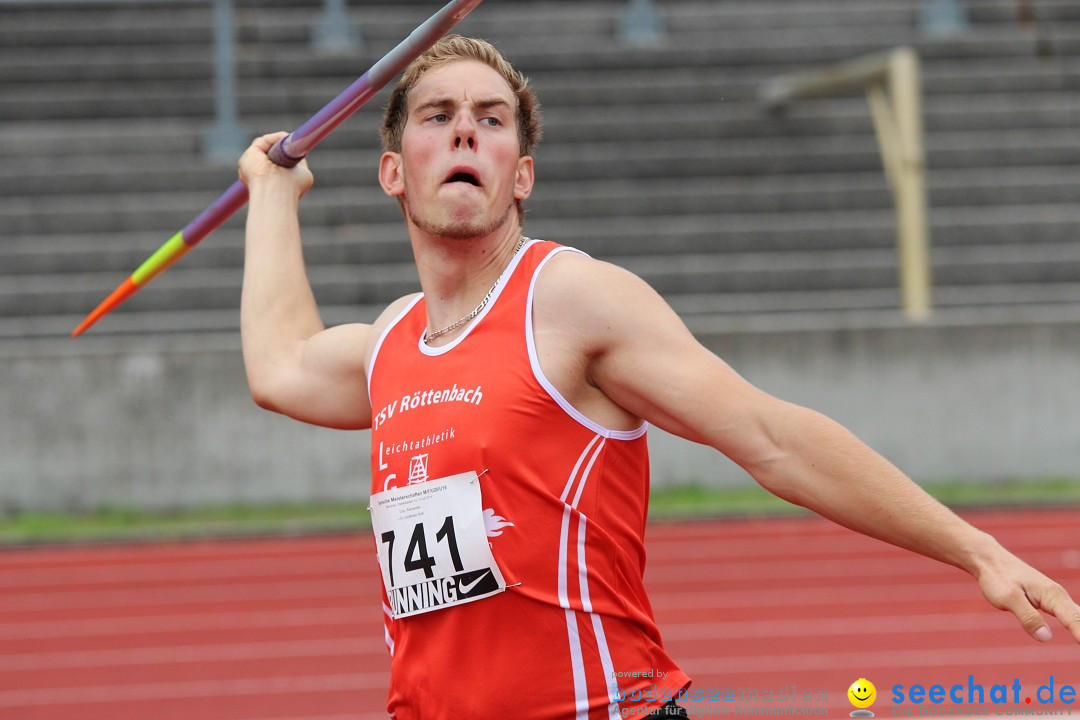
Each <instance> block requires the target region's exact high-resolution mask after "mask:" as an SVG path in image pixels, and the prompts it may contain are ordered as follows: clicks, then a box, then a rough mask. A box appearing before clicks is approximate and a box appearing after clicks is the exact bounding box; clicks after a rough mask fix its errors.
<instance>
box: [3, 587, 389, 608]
mask: <svg viewBox="0 0 1080 720" xmlns="http://www.w3.org/2000/svg"><path fill="white" fill-rule="evenodd" d="M367 593H368V588H367V587H365V585H364V583H362V582H360V581H359V580H354V579H347V580H315V581H310V580H303V581H298V582H293V583H280V582H271V583H244V584H239V585H204V586H196V587H180V588H170V587H165V588H135V589H133V590H87V591H84V592H81V593H70V594H64V593H51V592H50V593H34V592H31V593H26V594H6V595H5V596H4V598H3V611H4V612H15V611H20V610H23V611H25V610H39V611H40V610H72V609H76V608H121V607H139V606H148V605H189V604H199V603H252V602H258V601H260V600H294V599H305V598H322V597H359V596H361V595H366V594H367Z"/></svg>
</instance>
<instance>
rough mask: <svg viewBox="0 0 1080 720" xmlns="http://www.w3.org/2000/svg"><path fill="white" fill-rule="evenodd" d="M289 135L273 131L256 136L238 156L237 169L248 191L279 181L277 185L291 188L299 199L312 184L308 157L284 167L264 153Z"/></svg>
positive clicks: (312, 179) (312, 178)
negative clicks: (294, 164)
mask: <svg viewBox="0 0 1080 720" xmlns="http://www.w3.org/2000/svg"><path fill="white" fill-rule="evenodd" d="M288 134H289V133H287V132H276V133H270V134H269V135H263V136H262V137H257V138H255V140H254V142H252V143H251V145H250V146H249V147H248V149H247V150H245V151H244V154H243V155H241V156H240V164H239V168H238V171H239V174H240V180H241V181H243V183H244V185H246V186H247V188H248V192H249V193H254V192H256V191H258V190H260V189H262V188H264V187H267V186H268V185H269V184H271V183H280V184H281V185H279V187H280V186H284V187H290V188H291V189H292V192H294V193H296V197H297V198H298V199H299V198H300V197H301V196H303V194H304V193H306V192H307V191H308V190H309V189H310V188H311V186H312V185H313V184H314V182H315V178H314V176H313V175H312V174H311V170H310V169H309V168H308V164H307V159H304V160H301V161H300V162H299V163H298V164H297V165H296V167H292V168H284V167H281V166H280V165H275V164H274V162H273V161H272V160H271V159H270V157H269V156H268V155H267V153H268V152H270V148H272V147H273V146H274V144H275V143H276V142H277V141H278V140H280V139H281V138H283V137H286V136H287V135H288Z"/></svg>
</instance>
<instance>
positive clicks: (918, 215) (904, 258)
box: [760, 47, 933, 321]
mask: <svg viewBox="0 0 1080 720" xmlns="http://www.w3.org/2000/svg"><path fill="white" fill-rule="evenodd" d="M852 90H865V92H866V95H867V99H868V101H869V103H870V114H871V116H872V118H873V121H874V130H875V134H876V136H877V141H878V148H879V150H880V151H881V159H882V163H883V165H884V166H885V177H886V178H887V179H888V181H889V187H890V189H891V190H892V194H893V204H894V206H895V209H896V226H897V232H896V234H897V247H898V251H899V256H900V294H901V303H902V305H903V308H904V313H905V315H907V317H908V319H909V320H912V321H919V320H924V319H926V318H927V317H929V315H930V312H931V308H932V306H933V288H932V279H931V269H930V241H929V235H930V232H929V227H928V220H927V218H928V210H927V199H926V178H925V175H926V160H925V155H924V151H923V127H922V100H921V94H922V93H921V84H920V80H919V57H918V55H917V54H916V53H915V51H914V50H912V49H911V48H906V47H902V48H896V49H894V50H891V51H888V52H884V53H879V54H875V55H866V56H863V57H859V58H856V59H854V60H850V61H848V62H844V63H840V64H838V65H833V66H830V67H826V68H822V69H817V70H809V71H805V72H797V73H792V74H789V75H782V76H780V77H776V78H773V79H771V80H768V81H767V82H766V83H765V84H764V85H763V86H762V87H761V90H760V97H761V99H762V100H763V101H764V102H765V103H766V105H767V106H768V107H769V108H770V109H772V110H779V109H782V108H784V107H786V106H787V105H788V104H790V103H792V102H794V101H795V100H799V99H802V98H813V97H825V96H831V95H838V94H844V93H848V92H850V91H852Z"/></svg>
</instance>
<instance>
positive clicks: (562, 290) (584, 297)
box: [532, 252, 675, 355]
mask: <svg viewBox="0 0 1080 720" xmlns="http://www.w3.org/2000/svg"><path fill="white" fill-rule="evenodd" d="M532 312H533V319H534V325H535V327H536V328H537V329H538V330H539V329H551V328H553V327H559V328H560V330H559V335H560V336H566V335H569V336H570V339H571V340H572V341H573V342H574V343H575V345H576V346H578V347H579V348H580V349H581V350H582V351H583V352H585V353H586V354H588V355H593V354H596V353H601V352H604V351H605V349H606V348H607V347H609V346H610V345H611V343H612V342H613V341H616V340H617V339H618V338H619V337H621V336H623V335H624V334H626V333H632V332H639V331H640V329H641V323H643V322H645V321H646V318H648V321H650V322H654V321H657V320H658V319H660V318H663V321H664V322H671V321H672V320H674V319H675V318H674V313H673V312H672V311H671V308H670V307H668V305H667V303H666V302H665V301H664V300H663V298H661V297H660V295H659V294H657V292H656V291H655V290H653V288H651V287H650V286H649V285H648V284H647V283H646V282H645V281H644V280H642V279H641V278H640V277H638V276H637V275H635V274H634V273H632V272H630V271H629V270H627V269H625V268H623V267H620V266H619V265H616V264H614V263H610V262H606V261H604V260H598V259H596V258H593V257H590V256H588V255H584V254H581V253H577V252H560V253H557V254H556V255H554V256H552V257H551V258H550V259H549V261H548V262H547V263H546V264H545V266H544V267H543V268H542V269H541V271H540V274H539V276H538V277H537V279H536V290H535V292H534V299H533V308H532Z"/></svg>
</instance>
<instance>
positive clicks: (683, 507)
mask: <svg viewBox="0 0 1080 720" xmlns="http://www.w3.org/2000/svg"><path fill="white" fill-rule="evenodd" d="M925 488H926V490H927V491H928V492H929V493H930V494H931V495H933V496H934V497H936V498H938V499H939V500H941V501H942V502H944V503H945V504H946V505H949V506H950V507H954V508H979V507H1009V506H1013V507H1033V506H1035V507H1037V506H1062V505H1071V506H1080V478H1040V479H1030V480H1023V481H1020V480H1017V481H1014V482H1006V483H994V484H986V485H978V484H971V483H960V482H941V483H934V484H928V485H926V486H925ZM793 512H794V513H805V512H806V511H805V510H803V509H802V508H799V507H796V506H794V505H790V504H788V503H786V502H784V501H783V500H780V499H779V498H777V497H774V496H773V495H770V494H769V493H767V492H765V491H764V490H762V489H761V488H758V487H755V486H748V487H742V488H726V489H717V488H707V487H703V486H699V485H681V486H677V487H672V488H663V489H656V490H654V491H653V493H652V496H651V498H650V501H649V515H650V517H651V518H652V519H654V520H667V521H672V520H678V519H690V518H705V517H747V516H762V515H766V516H767V515H777V514H782V513H793ZM369 526H370V520H369V515H368V511H367V503H366V502H355V501H354V502H338V503H330V502H320V503H288V504H271V505H217V506H208V507H201V508H193V509H185V510H177V511H173V512H167V511H156V512H155V511H150V510H136V509H132V508H102V509H98V510H96V511H92V512H84V513H71V514H64V513H13V514H10V515H8V516H6V517H5V516H2V515H0V546H2V545H20V544H35V543H70V542H103V541H123V540H129V541H130V540H164V539H171V538H198V537H230V536H253V535H292V534H306V533H320V532H357V531H364V530H366V529H367V528H368V527H369Z"/></svg>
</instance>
